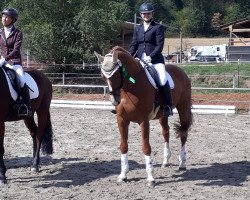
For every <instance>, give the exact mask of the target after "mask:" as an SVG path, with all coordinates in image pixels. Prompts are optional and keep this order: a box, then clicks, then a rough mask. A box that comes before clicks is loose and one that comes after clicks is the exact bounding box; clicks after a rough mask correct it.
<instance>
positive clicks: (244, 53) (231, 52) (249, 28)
mask: <svg viewBox="0 0 250 200" xmlns="http://www.w3.org/2000/svg"><path fill="white" fill-rule="evenodd" d="M220 29H221V30H222V31H223V32H227V33H228V32H229V40H228V41H229V42H228V61H229V62H230V61H243V62H249V61H250V16H247V17H245V18H242V19H239V20H236V21H233V22H231V23H228V24H225V25H222V26H221V27H220Z"/></svg>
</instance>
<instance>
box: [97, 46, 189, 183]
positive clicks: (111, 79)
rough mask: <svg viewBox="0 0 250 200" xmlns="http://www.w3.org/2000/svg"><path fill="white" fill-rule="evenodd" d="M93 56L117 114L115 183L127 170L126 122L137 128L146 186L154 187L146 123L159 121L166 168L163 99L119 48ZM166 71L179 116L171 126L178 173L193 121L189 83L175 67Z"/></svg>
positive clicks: (183, 166) (167, 151) (182, 167)
mask: <svg viewBox="0 0 250 200" xmlns="http://www.w3.org/2000/svg"><path fill="white" fill-rule="evenodd" d="M95 55H96V56H97V58H98V61H99V62H100V63H101V71H102V74H103V75H104V77H105V79H106V81H107V84H108V87H109V91H110V98H111V101H112V103H113V105H115V108H116V113H117V123H118V128H119V131H120V151H121V173H120V175H119V176H118V181H124V180H126V179H127V173H128V170H129V165H128V127H129V124H130V122H135V123H138V124H139V126H140V128H141V135H142V151H143V153H144V156H145V162H146V172H147V175H148V178H147V181H148V182H149V185H150V186H154V184H155V180H154V176H153V172H154V169H153V162H152V158H151V146H150V142H149V129H150V128H149V127H150V123H149V121H150V120H151V119H159V122H160V124H161V127H162V135H163V138H164V141H165V144H164V149H163V153H164V159H163V166H167V165H168V164H169V158H170V156H171V151H170V147H169V125H168V118H167V117H164V116H163V108H164V101H163V98H162V96H161V95H160V94H159V93H158V91H157V89H155V87H153V85H152V84H151V83H150V81H149V79H148V77H147V75H146V71H145V69H144V68H143V67H142V65H141V64H140V62H139V61H138V60H137V59H135V58H133V57H132V56H131V55H130V54H129V53H128V52H127V51H126V50H124V49H123V48H121V47H115V48H113V49H112V51H111V52H110V53H109V54H107V55H105V56H101V55H100V54H98V53H96V52H95ZM166 70H167V72H168V73H169V74H170V75H171V77H172V79H173V81H174V88H173V89H172V97H173V104H174V106H175V107H176V109H177V111H178V113H179V119H180V121H179V123H176V124H175V132H176V134H177V136H178V137H180V140H181V151H180V156H179V161H180V165H179V169H180V170H185V169H186V163H185V162H186V150H185V143H186V141H187V135H188V131H189V129H190V127H191V125H192V121H193V115H192V112H191V107H192V103H191V83H190V80H189V78H188V76H187V75H186V74H185V73H184V71H183V70H182V69H180V68H179V67H177V66H175V65H167V66H166ZM158 94H159V95H158Z"/></svg>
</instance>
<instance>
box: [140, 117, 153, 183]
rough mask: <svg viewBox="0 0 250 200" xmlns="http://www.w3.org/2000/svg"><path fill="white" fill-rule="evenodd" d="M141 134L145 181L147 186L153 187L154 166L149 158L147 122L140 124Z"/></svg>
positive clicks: (149, 147)
mask: <svg viewBox="0 0 250 200" xmlns="http://www.w3.org/2000/svg"><path fill="white" fill-rule="evenodd" d="M140 127H141V133H142V151H143V153H144V157H145V162H146V172H147V175H148V178H147V181H148V183H149V186H151V187H154V186H155V179H154V166H153V160H152V158H151V146H150V143H149V121H143V122H142V123H140Z"/></svg>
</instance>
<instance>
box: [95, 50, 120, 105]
mask: <svg viewBox="0 0 250 200" xmlns="http://www.w3.org/2000/svg"><path fill="white" fill-rule="evenodd" d="M94 54H95V56H96V57H97V59H98V62H99V63H101V72H102V75H103V76H104V77H105V79H106V81H107V84H108V87H109V91H110V100H111V102H112V104H113V105H114V106H116V105H118V104H119V102H120V89H121V88H122V84H123V82H122V80H123V79H122V75H121V71H120V67H121V65H122V64H121V62H120V60H119V59H118V53H117V52H116V51H113V52H112V53H108V54H107V55H105V56H102V55H100V54H98V53H96V52H94Z"/></svg>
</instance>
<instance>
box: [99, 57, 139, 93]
mask: <svg viewBox="0 0 250 200" xmlns="http://www.w3.org/2000/svg"><path fill="white" fill-rule="evenodd" d="M105 57H112V54H107V55H106V56H105ZM117 70H119V72H120V77H121V81H120V84H119V85H118V86H117V87H116V88H115V89H113V88H112V91H110V92H109V94H110V95H119V92H120V90H121V89H122V88H123V84H124V80H125V79H126V78H127V79H128V80H129V81H130V82H131V83H133V84H135V79H134V78H133V77H131V76H130V75H129V74H128V72H127V70H126V67H125V65H124V64H123V63H121V61H120V60H117V62H116V63H113V66H112V67H111V68H110V69H108V70H104V69H103V68H101V71H102V73H103V75H104V76H105V78H107V79H109V78H110V77H112V76H113V75H114V74H115V72H116V71H117Z"/></svg>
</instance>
